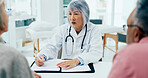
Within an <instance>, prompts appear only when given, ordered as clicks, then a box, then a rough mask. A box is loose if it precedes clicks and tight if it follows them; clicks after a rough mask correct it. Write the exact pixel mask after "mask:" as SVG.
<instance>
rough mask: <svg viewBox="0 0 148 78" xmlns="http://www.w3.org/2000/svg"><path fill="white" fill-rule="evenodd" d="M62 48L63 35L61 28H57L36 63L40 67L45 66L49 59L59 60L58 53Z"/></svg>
mask: <svg viewBox="0 0 148 78" xmlns="http://www.w3.org/2000/svg"><path fill="white" fill-rule="evenodd" d="M61 47H62V33H61V27H58V28H56V32H55V33H54V35H53V36H52V38H51V39H50V40H49V41H48V43H47V44H46V45H45V46H44V47H43V49H42V50H41V51H40V52H39V53H38V54H37V57H36V58H35V63H36V64H37V65H39V66H42V65H44V62H45V61H46V60H48V59H53V58H57V55H58V51H59V50H60V48H61Z"/></svg>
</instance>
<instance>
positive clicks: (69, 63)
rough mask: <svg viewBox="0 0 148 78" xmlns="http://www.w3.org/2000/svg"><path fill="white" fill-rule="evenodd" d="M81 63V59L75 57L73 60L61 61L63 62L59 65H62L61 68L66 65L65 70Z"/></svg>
mask: <svg viewBox="0 0 148 78" xmlns="http://www.w3.org/2000/svg"><path fill="white" fill-rule="evenodd" d="M79 63H80V61H79V60H78V59H77V58H75V59H72V60H68V61H64V62H61V63H59V64H57V66H58V67H61V68H63V67H66V68H65V70H68V69H70V68H74V67H76V66H77V65H78V64H79Z"/></svg>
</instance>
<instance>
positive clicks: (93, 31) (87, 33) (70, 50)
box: [35, 0, 102, 69]
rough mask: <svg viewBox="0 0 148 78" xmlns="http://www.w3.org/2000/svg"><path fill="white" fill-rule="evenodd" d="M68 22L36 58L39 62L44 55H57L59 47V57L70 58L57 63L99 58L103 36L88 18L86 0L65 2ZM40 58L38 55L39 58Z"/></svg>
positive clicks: (66, 64) (81, 62) (74, 63)
mask: <svg viewBox="0 0 148 78" xmlns="http://www.w3.org/2000/svg"><path fill="white" fill-rule="evenodd" d="M68 21H69V22H68V24H64V25H62V26H60V28H59V30H57V31H56V33H55V34H54V36H53V37H52V39H51V42H49V43H48V44H47V45H46V47H44V48H43V49H42V50H41V52H40V53H38V55H37V56H39V57H38V58H37V57H36V58H35V62H36V64H37V65H39V66H42V65H43V64H44V62H45V61H46V60H47V59H51V58H56V57H57V55H58V51H59V50H60V48H62V56H61V59H71V60H68V61H64V62H61V63H59V64H57V66H58V67H66V69H70V68H73V67H75V66H77V65H87V64H89V63H95V62H98V60H99V59H100V58H101V57H102V39H101V35H100V33H99V31H98V28H97V27H96V26H95V25H93V24H92V23H90V22H89V7H88V4H87V3H86V1H85V0H73V1H71V2H70V4H69V5H68ZM39 58H40V59H39Z"/></svg>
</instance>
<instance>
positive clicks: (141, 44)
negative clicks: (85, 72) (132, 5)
mask: <svg viewBox="0 0 148 78" xmlns="http://www.w3.org/2000/svg"><path fill="white" fill-rule="evenodd" d="M147 13H148V0H138V3H137V7H136V9H134V11H133V12H132V13H131V15H130V16H129V18H128V21H127V26H128V30H127V43H128V44H129V45H128V46H126V47H125V48H124V49H123V50H121V51H120V52H118V53H117V54H116V55H115V56H114V59H113V67H112V69H111V72H110V74H109V77H108V78H148V62H147V61H146V60H147V59H148V24H147V23H148V14H147Z"/></svg>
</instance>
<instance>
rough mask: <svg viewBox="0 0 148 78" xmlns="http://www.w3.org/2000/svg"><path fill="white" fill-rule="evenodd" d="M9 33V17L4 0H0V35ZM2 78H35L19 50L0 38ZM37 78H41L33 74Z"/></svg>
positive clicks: (0, 75) (0, 72)
mask: <svg viewBox="0 0 148 78" xmlns="http://www.w3.org/2000/svg"><path fill="white" fill-rule="evenodd" d="M7 31H8V15H7V13H6V11H5V3H4V0H0V35H2V34H3V33H4V32H7ZM0 62H1V65H0V78H34V77H33V74H32V71H31V70H30V68H29V66H28V62H27V60H26V59H25V57H24V56H23V55H21V54H20V53H19V52H18V51H17V50H15V49H14V48H11V47H7V46H6V45H4V41H3V39H2V38H1V36H0ZM33 73H34V75H35V76H36V78H41V76H39V75H38V74H36V73H35V72H33Z"/></svg>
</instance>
